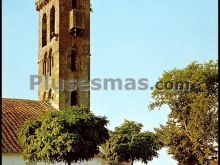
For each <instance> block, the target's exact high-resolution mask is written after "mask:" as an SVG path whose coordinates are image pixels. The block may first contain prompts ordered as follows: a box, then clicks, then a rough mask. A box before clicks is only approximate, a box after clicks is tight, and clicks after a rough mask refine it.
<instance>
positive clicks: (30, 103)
mask: <svg viewBox="0 0 220 165" xmlns="http://www.w3.org/2000/svg"><path fill="white" fill-rule="evenodd" d="M46 110H49V111H51V110H54V108H53V107H52V106H50V105H48V104H47V103H45V102H41V101H34V100H24V99H4V98H3V99H2V152H10V153H19V152H22V147H21V146H20V144H19V142H18V136H17V131H18V129H19V127H20V126H21V125H22V124H23V123H24V122H25V121H26V120H28V119H36V118H37V117H39V116H41V115H42V113H43V112H44V111H46Z"/></svg>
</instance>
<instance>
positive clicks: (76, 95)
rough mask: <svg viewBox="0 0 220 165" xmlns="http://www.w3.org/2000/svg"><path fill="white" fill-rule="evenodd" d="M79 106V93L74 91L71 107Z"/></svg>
mask: <svg viewBox="0 0 220 165" xmlns="http://www.w3.org/2000/svg"><path fill="white" fill-rule="evenodd" d="M77 104H78V93H77V91H72V92H71V100H70V105H71V106H76V105H77Z"/></svg>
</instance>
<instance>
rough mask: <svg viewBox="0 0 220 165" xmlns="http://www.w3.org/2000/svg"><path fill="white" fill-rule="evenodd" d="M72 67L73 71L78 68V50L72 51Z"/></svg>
mask: <svg viewBox="0 0 220 165" xmlns="http://www.w3.org/2000/svg"><path fill="white" fill-rule="evenodd" d="M70 69H71V71H76V69H77V55H76V51H72V53H71V55H70Z"/></svg>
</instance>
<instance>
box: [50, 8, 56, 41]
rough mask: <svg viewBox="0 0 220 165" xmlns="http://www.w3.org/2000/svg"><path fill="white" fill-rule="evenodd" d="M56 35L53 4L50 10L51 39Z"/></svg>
mask: <svg viewBox="0 0 220 165" xmlns="http://www.w3.org/2000/svg"><path fill="white" fill-rule="evenodd" d="M54 35H55V7H54V6H53V7H52V8H51V11H50V39H52V38H53V37H54Z"/></svg>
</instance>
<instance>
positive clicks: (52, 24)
mask: <svg viewBox="0 0 220 165" xmlns="http://www.w3.org/2000/svg"><path fill="white" fill-rule="evenodd" d="M35 4H36V9H37V11H38V12H39V45H38V47H39V48H38V49H39V53H38V72H39V75H40V76H41V77H42V83H41V85H40V86H39V90H38V95H39V100H42V101H46V102H48V103H50V104H51V105H52V106H54V107H55V108H57V109H61V108H63V107H64V106H66V105H71V106H74V105H80V104H83V105H87V106H89V105H90V93H89V90H85V88H84V89H81V88H80V87H79V86H78V88H77V89H76V88H75V87H76V80H77V82H80V81H81V82H82V81H83V83H84V85H85V84H86V82H89V80H90V0H37V1H36V3H35ZM69 80H72V81H69ZM67 83H68V84H67ZM58 88H59V89H58ZM75 89H76V90H75Z"/></svg>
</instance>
